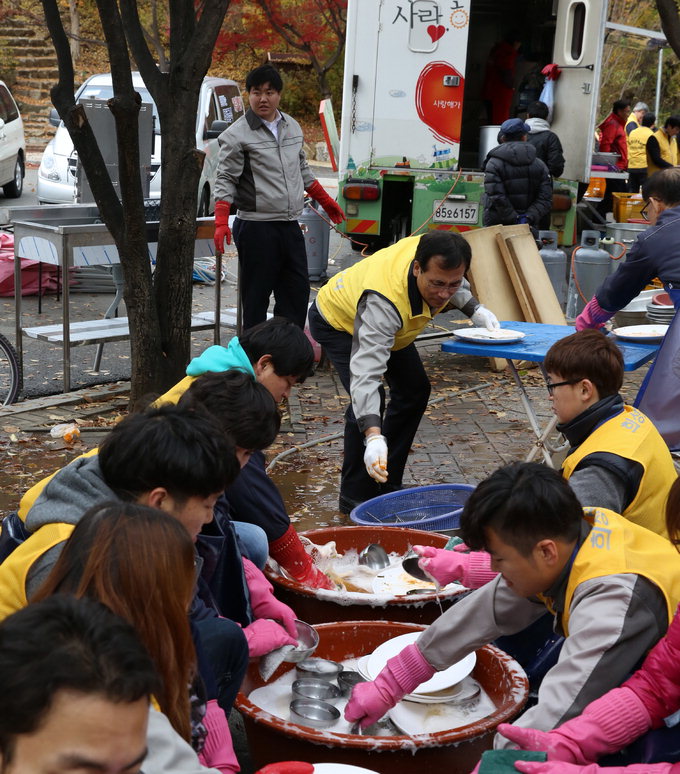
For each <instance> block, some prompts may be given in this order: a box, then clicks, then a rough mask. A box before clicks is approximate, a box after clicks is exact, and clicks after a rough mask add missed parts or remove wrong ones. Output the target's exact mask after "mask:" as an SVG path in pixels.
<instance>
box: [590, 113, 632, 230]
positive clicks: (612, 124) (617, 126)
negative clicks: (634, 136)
mask: <svg viewBox="0 0 680 774" xmlns="http://www.w3.org/2000/svg"><path fill="white" fill-rule="evenodd" d="M636 107H637V106H636ZM629 115H630V102H629V101H628V100H626V99H617V100H616V102H614V104H613V105H612V112H611V113H610V114H609V115H608V116H607V117H606V118H605V119H604V121H603V122H602V123H601V124H600V125H599V126H598V129H599V130H600V132H601V137H600V151H602V153H618V154H619V158H618V160H617V162H616V169H617V170H618V171H619V172H625V171H626V170H627V169H628V142H627V140H628V138H627V137H626V129H625V127H626V121H627V119H628V116H629ZM626 187H627V185H626V181H625V180H616V179H611V180H607V190H606V192H605V195H604V196H603V198H602V201H601V202H600V203H599V204H598V206H597V211H598V212H599V213H600V215H601V216H602V217H603V218H605V217H606V216H607V213H608V212H611V210H612V194H613V193H616V192H622V191H625V190H626Z"/></svg>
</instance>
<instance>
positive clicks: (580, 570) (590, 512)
mask: <svg viewBox="0 0 680 774" xmlns="http://www.w3.org/2000/svg"><path fill="white" fill-rule="evenodd" d="M583 515H584V518H585V519H586V521H588V522H590V524H592V525H593V528H592V530H591V531H590V534H589V535H588V537H587V538H586V539H585V541H584V543H583V545H582V546H581V548H580V549H579V552H578V553H577V554H576V559H575V560H574V564H573V565H572V567H571V572H570V573H569V580H568V581H567V593H566V597H565V600H564V612H563V613H562V621H561V623H562V628H563V630H564V634H565V637H567V636H569V609H570V607H571V602H572V599H573V598H574V592H575V591H576V588H577V586H579V585H580V584H581V583H584V582H585V581H587V580H591V579H592V578H601V577H602V576H604V575H620V574H622V573H634V574H635V575H641V576H643V577H644V578H647V579H648V580H650V581H651V582H652V583H654V584H655V585H656V586H658V587H659V589H660V590H661V592H662V593H663V595H664V598H665V600H666V608H667V611H668V623H669V624H670V622H671V620H672V619H673V615H674V613H675V609H676V608H677V606H678V602H680V554H678V552H677V550H676V549H675V546H673V544H672V543H671V542H670V541H669V540H666V538H662V537H661V536H660V535H655V534H654V533H653V532H650V531H649V530H648V529H644V527H640V526H638V525H637V524H633V523H632V522H630V521H628V519H625V518H624V517H623V516H619V514H618V513H614V511H609V510H607V509H606V508H584V509H583Z"/></svg>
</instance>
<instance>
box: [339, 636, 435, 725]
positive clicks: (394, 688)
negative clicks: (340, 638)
mask: <svg viewBox="0 0 680 774" xmlns="http://www.w3.org/2000/svg"><path fill="white" fill-rule="evenodd" d="M436 671H437V670H436V669H435V668H434V667H433V666H432V665H431V664H430V663H429V662H428V661H427V660H426V659H425V656H423V654H422V653H421V652H420V650H419V648H418V646H417V645H416V644H415V643H413V644H412V645H407V646H406V647H405V648H404V649H403V650H402V651H401V653H398V654H397V655H396V656H393V657H392V658H391V659H389V660H388V662H387V664H386V665H385V666H384V667H383V669H382V671H381V672H380V674H379V675H378V676H377V677H376V678H375V680H373V682H369V683H357V685H355V686H354V688H353V689H352V695H351V696H350V699H349V701H348V702H347V706H346V707H345V719H346V720H348V721H349V722H350V723H356V722H357V721H359V723H360V725H361V727H362V728H366V726H370V725H371V724H372V723H375V722H376V721H377V720H380V718H381V717H382V716H383V715H384V714H385V713H386V712H387V710H389V709H392V707H394V705H395V704H397V703H398V702H399V701H401V699H403V698H404V696H406V694H407V693H411V691H413V690H414V689H415V688H417V687H418V686H419V685H420V684H421V683H424V682H425V681H426V680H429V679H430V678H431V677H432V675H433V674H434V673H435V672H436Z"/></svg>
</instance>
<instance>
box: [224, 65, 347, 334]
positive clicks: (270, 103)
mask: <svg viewBox="0 0 680 774" xmlns="http://www.w3.org/2000/svg"><path fill="white" fill-rule="evenodd" d="M282 88H283V81H282V80H281V76H280V75H279V73H278V70H276V68H274V67H272V66H271V65H262V66H261V67H256V68H255V69H254V70H252V71H251V72H250V73H249V74H248V77H247V78H246V90H247V91H248V101H249V103H250V108H249V109H248V110H247V111H246V114H245V115H244V116H242V117H241V118H239V119H238V121H236V122H235V123H233V124H232V125H231V126H230V127H229V128H228V129H226V130H225V131H224V132H222V134H221V135H220V136H219V138H218V141H219V144H220V158H219V163H218V167H217V180H216V182H215V200H216V203H215V250H216V251H217V252H218V253H220V254H221V253H222V252H223V251H224V242H225V241H226V243H227V244H231V230H230V228H229V214H230V212H231V208H232V205H233V206H234V207H235V208H238V211H237V213H236V219H235V221H234V242H235V244H236V249H237V250H238V260H239V271H240V283H241V288H240V290H241V303H242V305H243V328H244V329H247V328H250V327H252V326H253V325H256V324H257V323H259V322H263V321H264V320H266V319H267V309H268V307H269V297H270V296H271V294H272V292H273V293H274V302H275V304H274V314H275V315H281V316H282V317H287V318H288V319H289V320H292V321H293V322H294V323H296V324H297V325H299V326H300V327H301V328H304V326H305V321H306V318H307V304H308V301H309V276H308V269H307V253H306V251H305V240H304V237H303V235H302V231H301V229H300V226H299V224H298V222H297V219H298V217H299V216H300V214H301V213H302V208H303V205H304V195H305V191H307V194H308V195H309V196H310V197H311V198H312V199H315V200H316V201H317V202H319V204H320V205H321V206H322V207H323V208H324V209H325V210H326V212H327V213H328V216H329V217H330V219H331V220H332V221H333V223H340V222H341V221H342V220H344V219H345V215H344V213H343V211H342V209H341V208H340V207H339V206H338V204H337V203H336V202H335V201H334V200H333V199H331V197H330V196H329V195H328V194H327V193H326V191H324V189H323V188H322V187H321V184H320V183H319V182H318V180H315V179H314V175H313V174H312V173H311V171H310V169H309V167H308V165H307V159H306V158H305V152H304V150H303V148H302V146H303V136H302V129H301V128H300V124H298V122H297V121H296V120H295V119H294V118H292V117H291V116H289V115H287V114H286V113H282V112H281V111H280V110H279V102H280V101H281V90H282Z"/></svg>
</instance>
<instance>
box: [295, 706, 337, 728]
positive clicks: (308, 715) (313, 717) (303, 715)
mask: <svg viewBox="0 0 680 774" xmlns="http://www.w3.org/2000/svg"><path fill="white" fill-rule="evenodd" d="M290 719H291V720H292V721H293V722H294V723H299V724H300V725H301V726H312V727H313V728H330V726H332V725H335V723H337V722H338V720H340V710H339V709H337V707H334V706H333V705H332V704H327V703H326V702H325V701H317V700H315V699H295V700H294V701H292V702H291V703H290Z"/></svg>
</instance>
